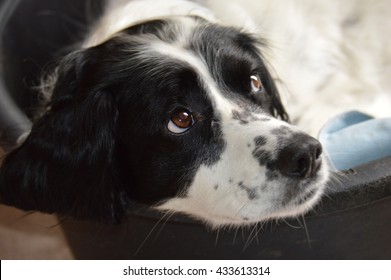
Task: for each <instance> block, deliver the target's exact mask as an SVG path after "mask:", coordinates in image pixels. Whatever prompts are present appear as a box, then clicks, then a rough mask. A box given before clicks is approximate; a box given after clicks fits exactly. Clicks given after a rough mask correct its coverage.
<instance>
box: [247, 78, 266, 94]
mask: <svg viewBox="0 0 391 280" xmlns="http://www.w3.org/2000/svg"><path fill="white" fill-rule="evenodd" d="M250 81H251V90H252V92H262V91H263V84H262V81H261V78H259V76H258V75H251V77H250Z"/></svg>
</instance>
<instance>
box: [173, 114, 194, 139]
mask: <svg viewBox="0 0 391 280" xmlns="http://www.w3.org/2000/svg"><path fill="white" fill-rule="evenodd" d="M193 124H194V118H193V115H192V114H191V113H190V112H189V111H187V110H186V109H179V110H176V111H174V113H173V114H172V115H171V119H170V121H169V122H168V126H167V128H168V130H169V131H170V132H172V133H174V134H181V133H183V132H185V131H187V130H188V129H189V128H191V127H192V126H193Z"/></svg>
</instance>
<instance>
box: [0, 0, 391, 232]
mask: <svg viewBox="0 0 391 280" xmlns="http://www.w3.org/2000/svg"><path fill="white" fill-rule="evenodd" d="M198 2H200V1H198ZM307 2H308V1H303V2H302V3H301V1H291V2H289V3H287V2H286V1H284V2H283V4H280V2H279V1H262V2H259V1H240V2H238V4H237V5H235V3H234V2H233V1H228V2H227V1H223V2H222V3H223V4H222V3H221V1H210V3H209V8H210V9H206V8H205V7H204V6H200V5H199V4H198V3H195V1H194V2H188V1H181V0H171V1H151V0H134V1H132V0H126V1H125V0H119V1H114V0H112V1H109V2H108V4H107V8H106V12H105V14H104V15H103V17H102V18H100V19H99V20H98V21H97V23H96V25H95V26H93V28H92V31H91V33H90V34H89V35H88V36H87V38H86V40H85V42H84V46H83V48H81V49H78V50H75V51H74V52H72V53H70V54H69V55H67V56H66V57H65V58H64V59H62V61H61V62H60V63H59V65H58V67H57V69H56V71H55V73H52V74H50V75H49V78H47V79H46V81H45V85H44V86H43V93H44V95H45V96H46V97H47V103H46V105H45V111H44V112H43V113H42V115H41V116H40V117H39V118H38V119H37V120H36V122H35V124H34V126H33V128H32V131H31V133H30V134H29V135H28V137H27V138H26V139H25V140H24V142H23V143H22V144H21V145H20V146H19V147H18V148H16V149H15V150H14V151H12V152H11V153H10V154H8V155H7V157H6V158H5V160H4V163H3V166H2V167H1V173H0V196H1V200H2V202H3V203H6V204H9V205H14V206H17V207H20V208H22V209H25V210H39V211H44V212H49V213H53V212H55V213H61V214H64V215H69V216H72V217H75V218H79V219H93V220H103V221H119V220H120V219H121V217H123V216H124V215H125V214H126V211H127V209H129V207H130V206H131V205H132V203H134V202H141V203H145V204H147V205H150V206H151V207H153V208H155V209H158V210H161V211H170V212H171V211H172V212H180V213H184V214H187V215H189V216H192V217H194V218H196V219H199V220H202V221H204V222H206V223H207V224H209V225H212V226H215V227H218V226H222V225H244V224H249V223H256V222H259V221H265V220H268V219H274V218H283V217H292V216H296V215H301V214H303V213H305V212H306V211H308V210H309V209H311V208H312V207H313V206H314V204H315V203H316V202H317V201H318V200H319V198H320V197H321V195H322V193H323V192H324V189H325V186H326V184H327V182H328V180H329V173H330V172H329V170H328V166H327V164H326V163H325V162H324V159H323V155H322V147H321V144H320V143H319V142H318V141H317V140H316V139H315V138H313V137H311V136H310V135H309V134H307V133H306V132H304V131H302V130H300V129H299V128H297V127H296V126H293V125H292V124H290V123H289V119H288V114H287V113H286V110H285V109H284V106H283V104H282V101H281V99H280V94H279V92H280V93H284V96H286V91H287V89H288V90H290V91H292V92H293V93H294V94H295V95H294V96H293V98H292V99H291V100H290V101H289V105H290V106H293V105H295V106H296V105H297V104H299V105H297V106H296V109H292V112H293V113H294V118H292V121H294V122H295V123H299V124H302V125H303V124H304V125H303V126H302V127H303V128H304V129H306V130H307V131H310V132H313V131H314V130H315V128H317V125H318V126H319V122H320V120H319V118H317V117H319V116H321V115H322V112H321V111H319V110H322V106H323V105H321V106H320V105H318V106H315V105H314V104H315V103H314V98H315V97H314V96H315V95H314V94H315V93H316V94H319V93H322V92H326V91H327V92H332V91H336V92H337V93H340V92H341V90H340V89H341V88H342V89H343V90H344V91H345V90H346V91H348V92H347V93H351V92H353V91H354V90H353V89H354V88H356V89H357V91H356V93H357V95H358V96H359V97H360V98H362V100H363V103H366V100H367V99H365V98H366V96H364V95H363V94H361V93H362V92H365V91H368V90H369V88H368V87H365V86H362V85H361V84H360V83H356V84H353V83H352V82H349V79H350V78H351V76H349V71H346V73H345V72H343V73H342V72H341V73H342V74H343V75H342V74H341V75H339V74H340V73H339V72H338V71H337V69H340V68H339V67H337V66H336V64H338V63H339V62H341V58H340V57H339V55H341V54H340V53H339V52H338V50H339V49H336V46H334V45H328V43H330V42H332V40H331V39H330V40H329V39H324V38H323V37H322V36H321V34H318V33H317V32H318V31H319V26H328V25H327V23H325V22H323V23H322V21H325V20H327V16H326V15H328V16H330V15H331V14H332V13H331V12H334V10H332V9H331V8H330V7H331V4H326V3H324V1H323V2H322V4H320V3H318V4H319V5H321V6H320V8H319V11H318V10H316V9H315V8H316V7H317V6H316V5H315V4H308V3H307ZM329 2H333V1H327V3H329ZM347 2H348V1H347ZM298 3H301V4H302V6H300V5H298V6H294V4H296V5H297V4H298ZM304 3H305V4H304ZM311 3H312V1H311ZM323 3H324V4H323ZM333 3H334V2H333ZM349 3H353V2H352V1H350V2H349ZM344 4H345V2H344ZM282 5H283V6H282ZM322 5H323V6H327V7H329V8H330V10H329V11H327V10H325V9H323V8H322ZM254 7H255V8H254ZM321 8H322V9H321ZM211 11H213V12H214V14H213V13H212V12H211ZM301 13H305V15H306V17H307V18H309V19H310V21H309V22H310V23H311V22H318V25H313V26H308V25H306V24H307V23H306V22H305V20H306V18H303V17H302V16H301V15H302V14H301ZM322 13H325V14H326V15H325V16H319V15H321V14H322ZM357 13H358V12H357ZM341 14H342V12H341V13H339V14H338V15H334V17H335V18H337V17H338V16H341ZM215 15H217V16H218V17H219V19H220V20H217V19H216V17H215ZM347 15H348V13H346V15H345V14H343V16H347ZM251 16H252V18H253V20H252V19H251ZM317 16H319V17H317ZM335 18H333V19H331V20H332V21H334V20H336V21H337V19H335ZM341 19H342V16H341ZM311 20H312V21H311ZM355 20H357V21H359V19H356V18H354V17H352V18H350V19H349V18H345V21H344V22H342V21H337V23H335V24H334V23H333V24H332V25H331V26H336V25H337V24H345V25H346V26H347V27H346V28H347V29H349V28H353V27H351V26H353V25H355V24H360V23H359V22H354V21H355ZM232 22H233V23H236V24H239V25H241V27H240V28H239V27H232V26H231V25H230V24H229V23H232ZM257 30H258V31H257ZM329 31H330V32H329ZM332 31H333V30H329V29H325V30H324V34H323V35H324V37H325V38H329V37H330V36H336V37H338V36H342V35H341V34H339V33H338V32H336V33H333V32H332ZM336 31H338V30H336ZM348 31H349V30H348ZM349 32H350V31H349ZM351 32H353V31H351ZM359 35H360V34H358V35H357V36H359ZM338 38H339V37H338ZM338 38H333V39H335V41H336V42H337V40H338ZM369 39H370V38H369ZM370 43H371V42H368V44H370ZM330 44H331V43H330ZM364 47H365V46H364ZM282 48H286V49H287V51H285V52H284V51H282V52H281V53H282V54H281V53H280V55H278V51H281V49H282ZM312 48H313V49H312ZM322 51H324V52H322ZM345 51H348V50H345ZM284 57H285V58H289V59H288V60H284ZM348 58H349V57H348ZM352 67H355V66H352ZM344 70H346V69H342V70H341V71H344ZM350 70H352V71H357V73H358V74H357V73H355V74H357V75H359V74H360V72H359V70H360V69H359V68H352V69H350ZM364 74H365V73H364ZM364 74H362V75H364ZM360 75H361V74H360ZM368 81H370V79H365V80H362V83H366V82H368ZM368 83H369V82H368ZM341 85H342V87H341ZM370 85H372V84H370ZM349 87H352V88H349ZM334 93H335V92H334ZM343 98H345V97H341V98H339V97H335V94H334V95H333V96H330V94H329V95H326V96H323V97H320V100H322V101H321V102H326V101H330V100H331V101H332V102H329V103H327V105H324V106H326V107H327V106H328V107H330V108H332V109H335V107H336V106H335V105H334V104H335V103H336V102H337V101H338V102H342V103H343V102H345V105H341V106H340V107H339V108H343V109H345V108H346V104H347V103H348V102H346V101H344V100H343ZM347 98H348V99H347V100H349V96H348V97H347ZM337 99H341V100H337ZM301 101H303V102H301ZM325 104H326V103H325ZM386 105H387V104H382V105H381V106H386ZM374 106H375V104H374ZM388 106H389V105H388ZM375 107H376V106H375ZM390 107H391V106H390ZM376 108H378V107H376ZM306 111H307V112H306ZM305 113H308V115H307V116H305V115H306V114H305ZM314 120H315V121H316V122H313V121H314ZM321 120H322V119H321Z"/></svg>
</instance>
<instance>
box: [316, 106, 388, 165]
mask: <svg viewBox="0 0 391 280" xmlns="http://www.w3.org/2000/svg"><path fill="white" fill-rule="evenodd" d="M319 140H320V142H321V143H322V145H323V147H324V149H325V152H326V155H327V156H328V160H329V161H330V165H331V166H332V167H334V169H336V170H346V169H349V168H352V167H355V166H358V165H361V164H364V163H366V162H369V161H372V160H376V159H380V158H383V157H386V156H391V118H384V119H375V118H373V117H372V116H369V115H366V114H363V113H361V112H358V111H350V112H346V113H344V114H341V115H338V116H336V117H334V118H333V119H331V120H330V121H328V122H327V123H326V125H325V126H324V127H323V128H322V130H321V132H320V134H319Z"/></svg>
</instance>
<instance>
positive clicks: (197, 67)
mask: <svg viewBox="0 0 391 280" xmlns="http://www.w3.org/2000/svg"><path fill="white" fill-rule="evenodd" d="M189 34H190V32H189ZM183 42H184V37H183V36H182V37H181V40H180V43H181V44H182V43H183ZM182 46H183V45H182ZM182 46H178V45H177V44H169V43H165V42H154V43H151V45H150V46H149V47H148V51H151V52H156V53H159V54H161V55H164V56H167V57H171V58H173V59H176V60H179V61H182V62H184V63H186V64H187V65H189V66H190V67H191V68H192V69H193V70H194V71H195V72H196V73H197V75H198V77H199V79H200V81H201V83H202V86H203V87H204V89H205V90H206V92H207V94H208V96H209V98H210V99H211V101H212V103H213V104H214V107H215V109H216V110H217V111H218V113H219V116H220V118H221V120H222V121H223V120H229V119H231V118H232V110H240V107H239V106H238V105H237V104H235V103H234V101H232V100H230V99H228V98H226V97H224V95H223V94H222V92H221V91H220V90H219V89H218V86H217V83H216V81H215V80H214V78H213V77H212V75H211V73H210V71H209V68H208V65H207V64H206V62H205V60H204V59H203V58H202V57H201V56H200V55H198V54H196V53H195V52H193V51H191V50H188V49H186V48H184V47H182Z"/></svg>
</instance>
